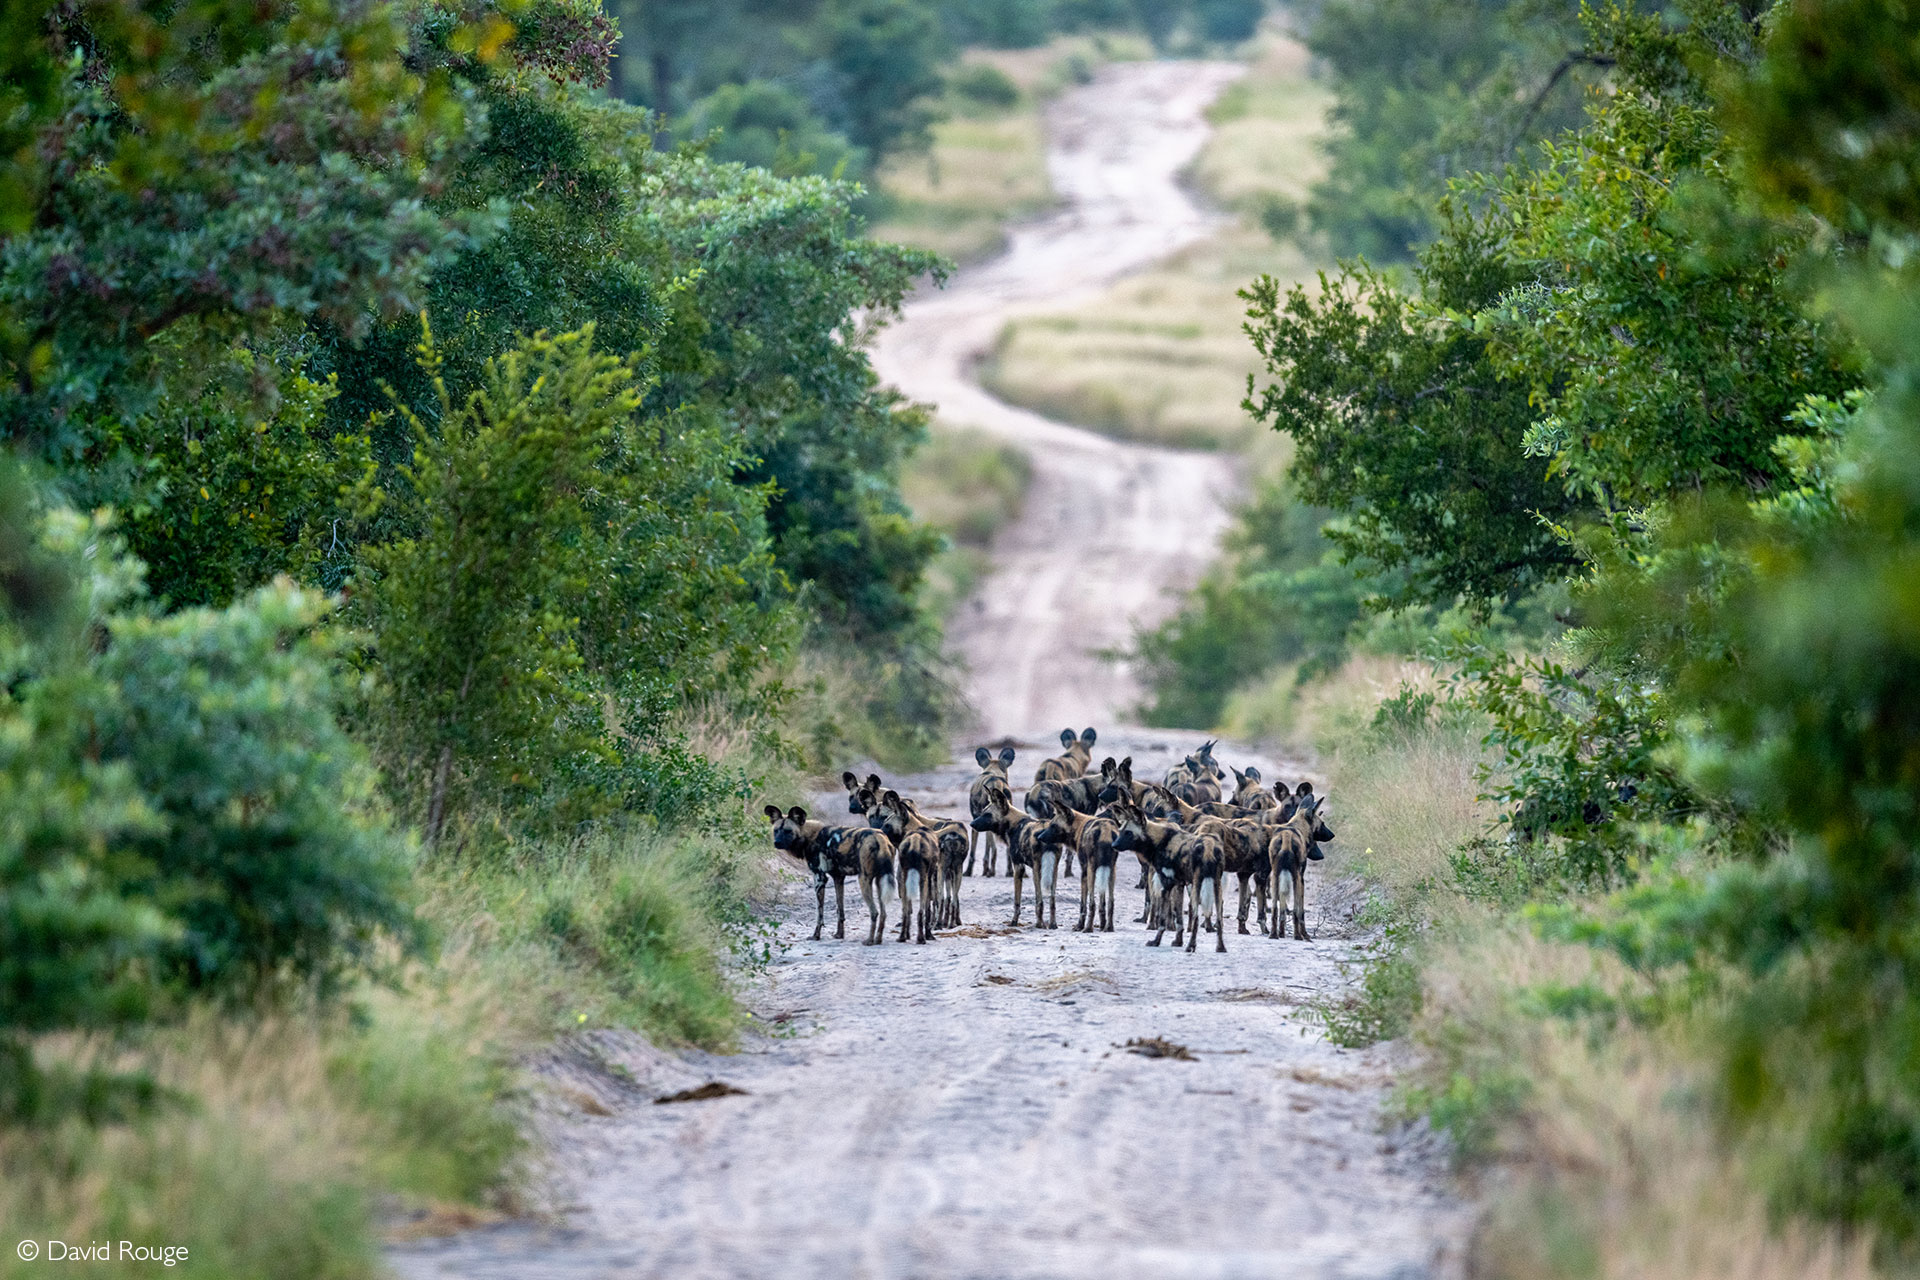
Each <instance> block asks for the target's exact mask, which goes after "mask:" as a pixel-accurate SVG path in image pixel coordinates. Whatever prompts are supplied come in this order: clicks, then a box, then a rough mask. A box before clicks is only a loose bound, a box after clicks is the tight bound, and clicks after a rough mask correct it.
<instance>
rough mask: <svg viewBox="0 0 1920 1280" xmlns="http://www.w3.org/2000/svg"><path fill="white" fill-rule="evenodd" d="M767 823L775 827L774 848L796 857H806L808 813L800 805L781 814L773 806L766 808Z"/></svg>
mask: <svg viewBox="0 0 1920 1280" xmlns="http://www.w3.org/2000/svg"><path fill="white" fill-rule="evenodd" d="M765 812H766V815H767V821H768V822H769V823H771V824H772V826H773V831H772V835H773V847H774V848H776V849H779V850H781V851H782V852H785V853H791V854H793V855H794V856H796V857H800V856H804V855H803V850H804V848H805V845H806V840H807V834H806V827H807V811H806V810H805V809H802V808H801V807H800V806H799V805H795V806H794V807H793V808H791V809H789V810H787V811H786V812H785V813H782V812H780V810H778V809H776V808H775V807H774V806H772V805H768V806H767V807H766V810H765Z"/></svg>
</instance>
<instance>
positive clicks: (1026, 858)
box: [973, 782, 1048, 924]
mask: <svg viewBox="0 0 1920 1280" xmlns="http://www.w3.org/2000/svg"><path fill="white" fill-rule="evenodd" d="M985 802H986V803H985V808H984V810H983V811H982V812H981V813H979V814H977V815H975V817H974V819H973V828H974V830H976V831H991V832H993V833H994V834H995V835H997V836H999V837H1000V838H1001V839H1002V840H1004V841H1006V844H1007V871H1008V873H1009V874H1011V875H1012V876H1013V919H1011V920H1009V921H1008V922H1007V923H1008V924H1019V923H1020V886H1021V884H1022V882H1023V881H1024V880H1025V879H1026V873H1027V872H1028V871H1032V872H1034V873H1035V875H1036V876H1037V875H1038V874H1039V870H1040V854H1041V848H1040V840H1039V837H1040V834H1041V832H1043V831H1045V830H1046V829H1047V826H1048V824H1047V823H1045V822H1042V821H1040V820H1039V819H1038V818H1033V817H1029V816H1028V815H1026V814H1024V813H1021V812H1019V811H1018V810H1016V809H1015V808H1014V807H1013V789H1012V788H1011V787H1009V786H1008V785H1007V784H1006V783H1005V782H994V783H991V784H990V785H988V786H987V788H986V795H985ZM1038 893H1039V884H1038V881H1037V880H1036V882H1035V896H1036V898H1037V897H1038ZM1034 913H1035V915H1036V916H1037V915H1038V914H1039V908H1038V906H1037V905H1036V907H1035V912H1034Z"/></svg>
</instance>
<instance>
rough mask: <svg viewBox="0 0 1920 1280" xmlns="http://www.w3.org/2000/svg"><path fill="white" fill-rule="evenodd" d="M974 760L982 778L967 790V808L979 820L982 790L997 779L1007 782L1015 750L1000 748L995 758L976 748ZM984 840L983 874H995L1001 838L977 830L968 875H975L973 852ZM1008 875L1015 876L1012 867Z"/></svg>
mask: <svg viewBox="0 0 1920 1280" xmlns="http://www.w3.org/2000/svg"><path fill="white" fill-rule="evenodd" d="M973 759H974V762H975V763H976V764H978V765H979V766H980V776H979V777H977V778H975V779H974V780H973V785H972V786H970V787H968V788H967V808H968V809H969V810H970V811H971V813H972V816H973V817H976V818H977V817H979V816H980V815H981V813H982V812H984V806H985V804H986V798H985V793H984V791H983V790H982V788H983V787H984V786H985V785H986V783H988V782H989V781H991V780H992V779H995V778H998V779H999V780H1000V781H1001V782H1003V783H1004V782H1006V780H1007V769H1008V768H1009V767H1010V766H1011V765H1012V764H1013V748H1012V747H1002V748H1000V754H999V755H997V756H993V755H989V754H987V749H986V748H985V747H975V748H974V749H973ZM982 840H984V841H986V844H987V859H986V864H985V868H984V870H983V871H982V874H983V875H988V876H991V875H992V874H993V855H994V851H995V850H997V849H998V848H999V847H1000V837H999V836H996V835H995V834H993V832H991V831H980V830H977V829H976V830H975V831H974V832H973V836H972V842H971V844H970V846H969V847H968V849H967V874H968V875H972V874H973V851H974V849H975V848H977V847H978V846H979V844H980V842H981V841H982ZM1007 874H1008V875H1012V874H1013V868H1012V867H1008V868H1007Z"/></svg>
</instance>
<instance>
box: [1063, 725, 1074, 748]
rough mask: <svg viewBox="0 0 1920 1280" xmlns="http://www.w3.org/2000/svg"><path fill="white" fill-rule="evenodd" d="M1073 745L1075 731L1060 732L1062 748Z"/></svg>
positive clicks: (1064, 730)
mask: <svg viewBox="0 0 1920 1280" xmlns="http://www.w3.org/2000/svg"><path fill="white" fill-rule="evenodd" d="M1072 745H1073V730H1071V729H1062V730H1061V731H1060V746H1061V747H1062V748H1063V749H1064V748H1066V747H1070V746H1072Z"/></svg>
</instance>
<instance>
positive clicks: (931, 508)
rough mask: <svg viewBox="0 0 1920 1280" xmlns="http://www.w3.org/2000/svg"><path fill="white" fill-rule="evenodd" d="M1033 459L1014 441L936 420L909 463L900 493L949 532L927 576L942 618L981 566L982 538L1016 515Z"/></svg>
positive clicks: (930, 600)
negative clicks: (1014, 443) (930, 434)
mask: <svg viewBox="0 0 1920 1280" xmlns="http://www.w3.org/2000/svg"><path fill="white" fill-rule="evenodd" d="M1032 479H1033V464H1032V462H1031V461H1030V460H1029V459H1028V457H1027V455H1026V454H1025V453H1024V452H1022V451H1021V450H1020V449H1019V448H1017V447H1015V446H1014V445H1011V444H1008V443H1007V442H1006V441H1004V440H1001V439H999V438H998V437H996V436H991V435H988V434H987V433H986V432H984V431H975V430H970V429H967V428H963V427H947V426H936V427H935V428H934V430H933V438H932V439H930V440H929V441H928V442H927V443H926V444H925V445H924V446H923V447H922V448H921V449H920V450H919V451H918V452H916V453H915V454H914V455H913V457H912V458H911V459H909V460H908V462H907V467H906V471H905V472H904V473H903V474H902V475H901V477H900V492H901V494H902V496H904V497H905V498H906V500H907V505H908V507H910V508H911V509H912V511H913V514H914V516H915V518H917V519H919V520H923V521H925V522H926V523H928V524H930V525H932V526H934V527H935V528H936V529H939V530H940V531H941V532H942V533H944V534H946V535H947V538H948V540H949V541H950V542H951V544H952V545H951V546H949V547H948V548H947V550H946V551H944V552H942V553H941V554H940V556H939V558H938V559H936V560H935V561H934V562H933V564H932V566H930V567H929V569H928V571H927V577H926V584H927V585H926V596H927V606H928V609H929V611H930V612H932V613H933V614H935V615H936V616H945V615H946V614H947V613H949V612H950V611H951V610H952V608H953V606H954V605H956V604H958V603H959V602H960V601H961V600H963V599H964V598H966V595H967V593H968V592H969V591H970V590H971V589H972V587H973V584H974V583H975V582H976V581H978V580H979V577H980V575H981V574H982V573H984V572H985V571H986V568H987V559H988V557H987V544H988V543H989V542H991V541H992V540H993V535H994V532H995V531H996V530H998V529H999V528H1000V526H1002V525H1004V524H1006V523H1007V522H1008V521H1010V520H1012V519H1013V518H1014V517H1015V516H1017V515H1019V514H1020V504H1021V502H1022V501H1023V500H1024V499H1025V498H1026V494H1027V485H1028V483H1029V482H1030V481H1031V480H1032Z"/></svg>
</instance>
